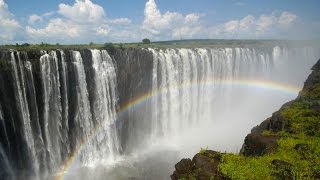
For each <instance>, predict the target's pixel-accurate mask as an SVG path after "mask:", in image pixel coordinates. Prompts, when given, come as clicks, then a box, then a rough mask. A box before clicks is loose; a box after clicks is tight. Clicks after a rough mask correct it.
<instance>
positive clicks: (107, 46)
mask: <svg viewBox="0 0 320 180" xmlns="http://www.w3.org/2000/svg"><path fill="white" fill-rule="evenodd" d="M104 48H105V49H106V50H107V51H108V52H109V53H111V54H114V53H115V51H116V48H115V46H114V45H113V44H112V43H104Z"/></svg>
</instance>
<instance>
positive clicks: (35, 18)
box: [28, 12, 54, 24]
mask: <svg viewBox="0 0 320 180" xmlns="http://www.w3.org/2000/svg"><path fill="white" fill-rule="evenodd" d="M53 14H54V12H47V13H44V14H42V15H38V14H32V15H30V16H29V19H28V23H29V24H35V23H37V22H42V21H43V20H44V18H47V17H49V16H51V15H53Z"/></svg>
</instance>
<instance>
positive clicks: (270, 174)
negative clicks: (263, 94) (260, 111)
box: [171, 60, 320, 180]
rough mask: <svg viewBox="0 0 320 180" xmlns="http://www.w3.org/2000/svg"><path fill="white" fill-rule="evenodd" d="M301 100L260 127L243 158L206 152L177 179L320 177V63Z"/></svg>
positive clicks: (183, 166)
mask: <svg viewBox="0 0 320 180" xmlns="http://www.w3.org/2000/svg"><path fill="white" fill-rule="evenodd" d="M312 70H313V71H312V73H311V74H310V75H309V77H308V79H307V80H306V81H305V83H304V87H303V89H302V90H301V92H300V93H299V95H298V97H297V98H296V99H295V100H293V101H290V102H288V103H286V104H284V105H283V106H282V107H281V108H280V109H279V110H278V111H277V112H275V113H273V115H272V117H270V118H268V119H266V120H265V121H263V122H262V123H261V124H260V125H258V126H256V127H254V128H253V129H252V131H251V133H250V134H248V135H247V136H246V138H245V140H244V144H243V147H242V149H241V151H240V154H230V153H219V152H215V151H211V150H205V149H201V151H200V152H199V153H198V154H196V155H195V156H194V157H193V159H192V160H191V159H182V160H181V161H180V162H179V163H177V164H176V165H175V171H174V173H173V174H172V175H171V178H172V179H174V180H175V179H319V178H320V163H319V162H320V60H319V61H318V62H317V63H316V64H315V65H314V66H313V67H312Z"/></svg>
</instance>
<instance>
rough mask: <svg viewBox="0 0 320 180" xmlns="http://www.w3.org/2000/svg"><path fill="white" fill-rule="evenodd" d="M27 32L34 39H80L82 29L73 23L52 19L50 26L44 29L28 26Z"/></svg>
mask: <svg viewBox="0 0 320 180" xmlns="http://www.w3.org/2000/svg"><path fill="white" fill-rule="evenodd" d="M26 31H27V33H28V34H29V35H30V36H31V37H33V38H38V37H45V38H55V39H65V38H76V37H79V36H80V33H81V27H80V26H79V25H77V24H74V23H73V22H71V21H65V20H62V19H60V18H55V19H51V20H50V21H49V23H48V25H47V26H46V27H45V28H43V29H35V28H32V27H30V26H27V27H26Z"/></svg>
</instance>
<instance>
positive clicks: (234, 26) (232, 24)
mask: <svg viewBox="0 0 320 180" xmlns="http://www.w3.org/2000/svg"><path fill="white" fill-rule="evenodd" d="M224 27H225V31H226V32H227V33H231V34H233V33H235V32H236V31H237V30H238V28H239V21H238V20H231V21H229V22H226V23H225V24H224Z"/></svg>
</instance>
